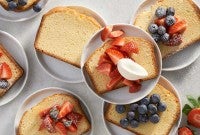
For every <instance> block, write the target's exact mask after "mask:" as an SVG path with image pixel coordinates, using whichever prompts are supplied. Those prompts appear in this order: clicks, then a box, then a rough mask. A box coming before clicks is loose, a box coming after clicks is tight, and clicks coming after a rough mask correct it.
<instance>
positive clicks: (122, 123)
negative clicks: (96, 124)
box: [120, 118, 129, 128]
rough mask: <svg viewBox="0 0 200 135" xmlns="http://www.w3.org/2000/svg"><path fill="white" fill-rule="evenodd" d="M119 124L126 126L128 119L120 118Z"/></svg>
mask: <svg viewBox="0 0 200 135" xmlns="http://www.w3.org/2000/svg"><path fill="white" fill-rule="evenodd" d="M120 125H121V126H122V127H124V128H125V127H128V125H129V121H128V119H126V118H125V119H121V120H120Z"/></svg>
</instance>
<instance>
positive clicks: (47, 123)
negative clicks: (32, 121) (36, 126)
mask: <svg viewBox="0 0 200 135" xmlns="http://www.w3.org/2000/svg"><path fill="white" fill-rule="evenodd" d="M43 123H44V127H45V128H46V129H47V131H48V132H49V133H55V129H54V127H53V120H52V119H51V118H50V117H49V115H47V116H46V117H45V118H44V120H43Z"/></svg>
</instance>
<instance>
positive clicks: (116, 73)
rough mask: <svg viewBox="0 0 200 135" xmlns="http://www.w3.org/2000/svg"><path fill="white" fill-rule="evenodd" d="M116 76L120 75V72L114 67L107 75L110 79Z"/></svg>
mask: <svg viewBox="0 0 200 135" xmlns="http://www.w3.org/2000/svg"><path fill="white" fill-rule="evenodd" d="M118 76H121V74H120V73H119V71H118V69H117V68H116V69H114V70H113V71H112V72H110V74H109V77H110V78H111V79H114V78H116V77H118Z"/></svg>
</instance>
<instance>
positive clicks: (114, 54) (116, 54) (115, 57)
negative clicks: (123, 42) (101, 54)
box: [106, 49, 124, 65]
mask: <svg viewBox="0 0 200 135" xmlns="http://www.w3.org/2000/svg"><path fill="white" fill-rule="evenodd" d="M106 53H107V54H108V56H109V57H110V59H111V60H112V62H113V63H114V64H115V65H117V62H118V61H119V60H120V59H122V58H124V55H123V53H121V52H120V51H118V50H115V49H107V50H106Z"/></svg>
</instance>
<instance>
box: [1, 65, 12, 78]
mask: <svg viewBox="0 0 200 135" xmlns="http://www.w3.org/2000/svg"><path fill="white" fill-rule="evenodd" d="M1 68H2V72H1V76H0V78H1V79H10V78H11V77H12V71H11V69H10V66H9V65H8V64H6V63H5V62H3V63H2V64H1Z"/></svg>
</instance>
